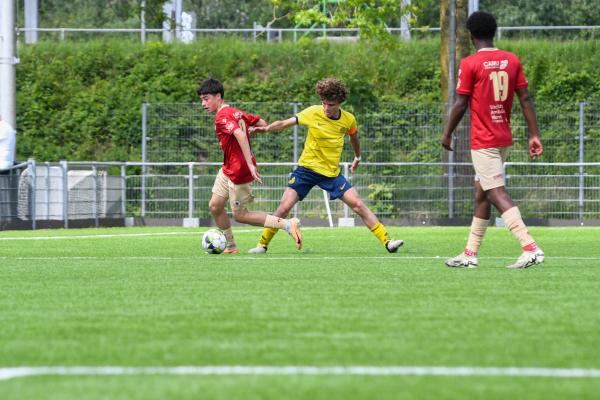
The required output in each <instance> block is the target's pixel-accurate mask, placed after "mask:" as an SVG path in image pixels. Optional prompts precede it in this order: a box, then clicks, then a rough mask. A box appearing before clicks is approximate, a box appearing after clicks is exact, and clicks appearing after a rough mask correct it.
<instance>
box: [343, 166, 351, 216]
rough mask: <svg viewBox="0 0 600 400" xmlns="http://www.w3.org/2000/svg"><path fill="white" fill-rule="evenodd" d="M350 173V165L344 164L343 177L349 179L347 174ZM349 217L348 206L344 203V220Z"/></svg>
mask: <svg viewBox="0 0 600 400" xmlns="http://www.w3.org/2000/svg"><path fill="white" fill-rule="evenodd" d="M349 171H350V164H349V163H347V162H345V163H344V176H345V177H346V178H348V177H349V175H348V172H349ZM349 215H350V208H349V207H348V204H346V203H344V218H349Z"/></svg>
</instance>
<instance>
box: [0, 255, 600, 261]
mask: <svg viewBox="0 0 600 400" xmlns="http://www.w3.org/2000/svg"><path fill="white" fill-rule="evenodd" d="M448 257H450V256H393V255H389V256H339V257H338V256H311V255H304V254H302V255H298V256H282V257H271V256H268V255H262V256H242V255H234V256H223V255H221V256H212V255H208V254H206V255H199V256H187V257H186V256H173V257H170V256H110V255H107V256H56V257H48V256H39V257H36V256H26V257H19V256H15V257H11V256H0V260H30V261H36V260H39V261H51V260H142V261H165V260H194V261H197V260H210V261H218V260H223V261H225V260H228V261H254V260H258V261H263V262H264V261H309V262H312V261H315V260H317V261H318V260H365V261H368V260H388V261H398V260H440V259H446V258H448ZM516 257H517V256H512V257H495V256H489V257H479V259H483V260H491V259H495V260H513V259H515V258H516ZM547 258H548V257H547ZM550 259H552V260H589V261H595V260H600V256H599V257H562V256H556V257H554V256H552V257H550Z"/></svg>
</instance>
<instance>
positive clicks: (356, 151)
mask: <svg viewBox="0 0 600 400" xmlns="http://www.w3.org/2000/svg"><path fill="white" fill-rule="evenodd" d="M350 145H351V146H352V149H353V150H354V160H353V161H352V165H351V166H350V171H352V172H354V171H356V169H357V168H358V164H360V140H358V133H355V134H354V135H351V136H350Z"/></svg>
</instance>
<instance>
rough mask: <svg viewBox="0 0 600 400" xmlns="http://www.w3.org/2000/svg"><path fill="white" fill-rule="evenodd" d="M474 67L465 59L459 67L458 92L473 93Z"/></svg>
mask: <svg viewBox="0 0 600 400" xmlns="http://www.w3.org/2000/svg"><path fill="white" fill-rule="evenodd" d="M473 82H474V76H473V68H472V67H471V64H470V63H469V61H468V60H466V59H463V60H462V61H461V62H460V68H459V69H458V79H457V80H456V93H458V94H464V95H471V93H473Z"/></svg>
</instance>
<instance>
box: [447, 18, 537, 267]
mask: <svg viewBox="0 0 600 400" xmlns="http://www.w3.org/2000/svg"><path fill="white" fill-rule="evenodd" d="M496 28H497V24H496V19H495V18H494V16H493V15H492V14H489V13H486V12H482V11H477V12H475V13H473V14H471V16H470V17H469V18H468V20H467V29H468V30H469V32H470V33H471V41H472V42H473V44H474V46H475V48H476V49H477V52H476V53H475V54H472V55H470V56H468V57H466V58H464V59H463V60H462V61H461V63H460V69H459V70H458V82H457V85H456V101H455V102H454V104H453V106H452V109H451V110H450V116H449V118H448V122H447V124H446V126H445V128H444V133H443V137H442V146H443V147H444V148H446V149H447V150H449V151H452V150H453V149H452V132H453V131H454V129H455V128H456V126H457V125H458V123H459V122H460V120H461V119H462V117H463V116H464V114H465V112H466V110H467V107H469V106H470V107H471V158H472V160H473V167H474V169H475V182H474V185H475V212H474V217H473V221H472V224H471V232H470V234H469V239H468V241H467V246H466V248H465V250H464V252H463V253H461V254H460V255H458V256H456V257H453V258H450V259H448V260H446V265H447V266H449V267H466V268H472V267H476V266H477V264H478V261H477V252H478V250H479V246H480V245H481V241H482V240H483V237H484V235H485V231H486V228H487V226H488V223H489V219H490V212H491V206H492V204H493V205H494V207H496V209H497V210H498V211H499V212H500V214H501V215H502V219H503V220H504V223H505V224H506V227H507V228H508V229H509V230H510V231H511V232H512V234H513V235H514V236H515V237H516V238H517V240H518V241H519V243H520V244H521V247H522V249H523V253H522V254H521V256H520V257H519V258H518V259H517V261H516V262H515V263H514V264H512V265H509V266H507V268H528V267H531V266H533V265H535V264H539V263H542V262H543V261H544V252H543V251H542V250H541V249H540V248H539V247H538V246H537V244H536V242H535V240H533V237H532V236H531V234H530V233H529V231H528V229H527V226H526V225H525V223H524V222H523V219H522V218H521V214H520V212H519V208H518V207H517V206H515V205H514V203H513V201H512V199H511V198H510V196H509V195H508V193H507V191H506V188H505V181H504V171H503V163H504V162H505V161H506V157H507V155H508V152H509V149H510V146H511V145H512V132H511V128H510V112H511V110H512V103H513V95H514V93H516V94H517V97H518V98H519V102H520V103H521V109H522V111H523V116H524V117H525V121H526V122H527V127H528V129H529V146H528V147H529V155H530V156H531V158H532V159H535V158H537V157H538V156H540V155H541V154H542V152H543V147H542V143H541V141H540V137H539V131H538V127H537V121H536V116H535V110H534V107H533V102H532V99H531V97H530V95H529V92H528V91H527V80H526V79H525V76H524V75H523V70H522V68H521V62H520V61H519V58H518V57H517V56H516V55H514V54H513V53H509V52H507V51H503V50H499V49H497V48H495V47H494V35H495V33H496Z"/></svg>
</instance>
